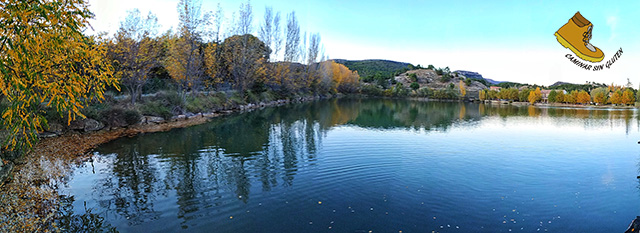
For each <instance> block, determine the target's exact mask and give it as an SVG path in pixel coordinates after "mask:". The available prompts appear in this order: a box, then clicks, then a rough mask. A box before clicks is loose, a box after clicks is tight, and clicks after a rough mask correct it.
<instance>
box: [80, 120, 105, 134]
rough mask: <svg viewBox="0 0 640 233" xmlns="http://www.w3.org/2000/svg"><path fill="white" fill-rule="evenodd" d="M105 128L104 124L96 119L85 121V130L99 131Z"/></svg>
mask: <svg viewBox="0 0 640 233" xmlns="http://www.w3.org/2000/svg"><path fill="white" fill-rule="evenodd" d="M102 128H104V124H102V122H99V121H96V120H94V119H85V122H84V131H87V132H88V131H97V130H101V129H102Z"/></svg>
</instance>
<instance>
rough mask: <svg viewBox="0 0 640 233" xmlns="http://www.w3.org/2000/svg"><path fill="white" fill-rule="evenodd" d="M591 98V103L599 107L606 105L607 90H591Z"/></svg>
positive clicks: (601, 88) (600, 88)
mask: <svg viewBox="0 0 640 233" xmlns="http://www.w3.org/2000/svg"><path fill="white" fill-rule="evenodd" d="M591 97H592V98H593V102H595V103H597V104H599V105H603V104H607V100H608V98H609V90H608V89H607V88H604V87H599V88H596V89H593V90H591Z"/></svg>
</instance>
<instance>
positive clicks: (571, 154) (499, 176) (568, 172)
mask: <svg viewBox="0 0 640 233" xmlns="http://www.w3.org/2000/svg"><path fill="white" fill-rule="evenodd" d="M639 121H640V118H638V112H637V111H636V110H617V109H575V108H551V107H528V106H524V107H515V106H507V105H502V106H496V105H493V106H492V105H484V104H474V103H444V102H420V101H408V100H383V99H369V100H360V99H339V100H335V99H334V100H326V101H317V102H312V103H305V104H292V105H287V106H282V107H272V108H266V109H262V110H256V111H253V112H247V113H242V114H234V115H229V116H225V117H219V118H216V119H213V120H212V121H211V122H210V123H207V124H204V125H198V126H194V127H189V128H184V129H175V130H172V131H169V132H162V133H151V134H143V135H138V136H135V137H131V138H121V139H118V140H115V141H112V142H110V143H107V144H104V145H102V146H100V147H99V148H97V149H96V150H95V152H94V155H93V159H92V160H90V161H87V162H85V163H83V164H82V165H81V166H80V167H78V168H76V169H75V171H74V172H73V174H72V175H71V176H70V177H69V179H68V182H67V183H66V185H65V186H64V187H61V188H60V192H61V194H63V195H65V200H67V206H66V209H67V210H68V211H69V213H70V214H75V215H77V216H83V214H84V216H87V215H86V214H87V213H91V214H92V215H91V216H93V217H94V218H95V219H98V220H99V222H100V223H103V224H108V225H110V226H113V227H115V228H116V229H117V230H118V231H121V232H369V231H372V232H400V231H401V232H432V231H434V232H624V230H625V229H626V227H627V226H628V225H629V223H630V222H631V220H632V219H634V218H635V216H636V215H640V204H639V203H640V189H639V187H640V183H639V181H638V179H637V178H636V176H637V175H638V174H639V169H640V165H639V164H640V145H638V144H637V142H638V140H640V132H639V131H640V127H639V125H640V124H639ZM75 219H76V220H74V221H75V222H76V223H77V222H81V221H82V220H78V219H82V218H80V217H77V218H75ZM85 221H86V220H85ZM72 222H73V221H72Z"/></svg>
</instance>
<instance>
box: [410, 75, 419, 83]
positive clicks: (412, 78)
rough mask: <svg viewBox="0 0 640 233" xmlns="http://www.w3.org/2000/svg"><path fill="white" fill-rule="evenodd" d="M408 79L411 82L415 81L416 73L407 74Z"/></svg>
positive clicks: (416, 79) (416, 78)
mask: <svg viewBox="0 0 640 233" xmlns="http://www.w3.org/2000/svg"><path fill="white" fill-rule="evenodd" d="M409 80H411V82H417V81H418V75H416V73H411V74H409Z"/></svg>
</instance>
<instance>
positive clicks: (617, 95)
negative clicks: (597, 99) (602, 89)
mask: <svg viewBox="0 0 640 233" xmlns="http://www.w3.org/2000/svg"><path fill="white" fill-rule="evenodd" d="M609 100H610V101H611V104H622V91H621V90H620V89H617V90H616V91H615V92H613V94H611V98H610V99H609Z"/></svg>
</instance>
